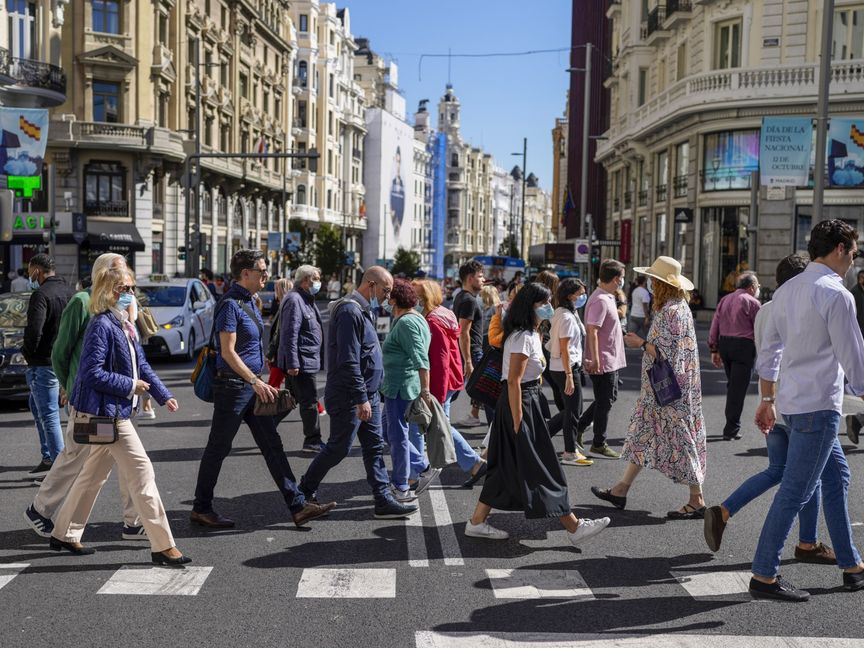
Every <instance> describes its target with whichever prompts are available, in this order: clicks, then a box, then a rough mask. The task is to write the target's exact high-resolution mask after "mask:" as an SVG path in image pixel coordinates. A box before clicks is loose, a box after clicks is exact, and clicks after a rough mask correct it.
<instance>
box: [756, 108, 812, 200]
mask: <svg viewBox="0 0 864 648" xmlns="http://www.w3.org/2000/svg"><path fill="white" fill-rule="evenodd" d="M812 136H813V123H812V121H811V119H810V118H809V117H764V118H763V119H762V131H761V135H760V140H759V178H760V181H761V184H763V185H764V186H766V187H806V186H807V180H808V177H809V175H810V147H811V142H812Z"/></svg>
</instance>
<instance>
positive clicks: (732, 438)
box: [723, 432, 741, 441]
mask: <svg viewBox="0 0 864 648" xmlns="http://www.w3.org/2000/svg"><path fill="white" fill-rule="evenodd" d="M740 438H741V434H740V433H738V432H736V433H735V434H733V435H731V436H727V435H725V434H724V435H723V440H724V441H737V440H738V439H740Z"/></svg>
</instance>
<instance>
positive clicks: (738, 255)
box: [699, 207, 750, 308]
mask: <svg viewBox="0 0 864 648" xmlns="http://www.w3.org/2000/svg"><path fill="white" fill-rule="evenodd" d="M749 221H750V208H749V207H709V208H705V209H702V260H701V264H700V270H701V271H700V273H699V277H700V280H699V291H700V292H701V293H702V297H703V300H704V303H705V306H706V307H707V308H716V306H717V302H718V301H720V298H721V297H723V296H724V295H726V294H728V293H730V292H732V291H734V290H735V281H736V279H737V276H738V273H739V272H741V271H743V270H748V269H750V239H749V236H748V234H747V225H748V223H749Z"/></svg>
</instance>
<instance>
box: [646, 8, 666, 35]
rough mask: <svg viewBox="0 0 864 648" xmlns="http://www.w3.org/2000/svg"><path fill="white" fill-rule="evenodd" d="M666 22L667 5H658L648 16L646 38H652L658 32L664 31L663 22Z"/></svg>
mask: <svg viewBox="0 0 864 648" xmlns="http://www.w3.org/2000/svg"><path fill="white" fill-rule="evenodd" d="M664 20H666V5H657V6H656V7H654V8H653V9H652V10H651V12H650V13H649V14H648V24H647V25H646V32H647V33H646V36H650V35H651V34H653V33H654V32H656V31H659V30H661V29H663V21H664Z"/></svg>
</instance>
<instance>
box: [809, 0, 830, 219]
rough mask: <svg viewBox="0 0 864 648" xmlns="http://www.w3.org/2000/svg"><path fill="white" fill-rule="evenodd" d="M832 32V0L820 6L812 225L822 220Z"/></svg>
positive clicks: (827, 0) (826, 0)
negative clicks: (820, 31) (820, 38)
mask: <svg viewBox="0 0 864 648" xmlns="http://www.w3.org/2000/svg"><path fill="white" fill-rule="evenodd" d="M833 30H834V0H825V2H824V3H823V6H822V54H821V56H822V58H821V59H820V61H819V101H818V103H817V108H816V160H815V163H816V167H815V168H814V169H813V224H814V225H815V224H816V223H818V222H819V221H821V220H822V219H823V216H822V213H823V207H824V205H823V203H824V195H825V149H826V147H827V144H828V141H827V140H828V91H829V89H830V87H831V40H832V36H833Z"/></svg>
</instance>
